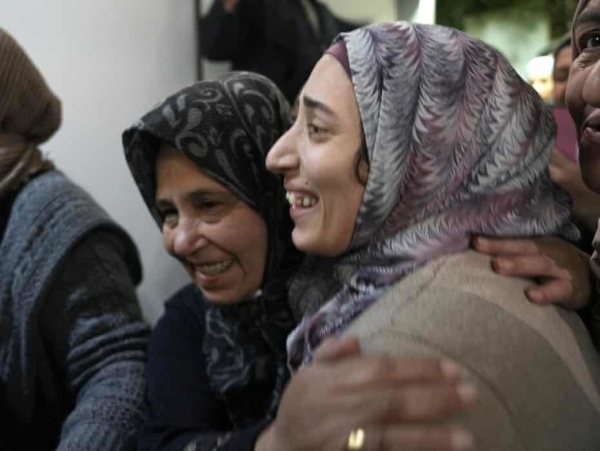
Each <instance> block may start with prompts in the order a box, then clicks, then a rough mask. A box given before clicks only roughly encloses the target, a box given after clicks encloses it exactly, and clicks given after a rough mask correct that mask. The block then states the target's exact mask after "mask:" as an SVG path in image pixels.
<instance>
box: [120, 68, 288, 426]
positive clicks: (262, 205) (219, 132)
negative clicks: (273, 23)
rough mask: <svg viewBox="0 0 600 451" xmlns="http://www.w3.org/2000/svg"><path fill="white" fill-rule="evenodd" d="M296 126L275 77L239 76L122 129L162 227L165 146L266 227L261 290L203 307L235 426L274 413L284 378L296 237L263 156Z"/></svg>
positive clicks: (178, 98) (216, 376)
mask: <svg viewBox="0 0 600 451" xmlns="http://www.w3.org/2000/svg"><path fill="white" fill-rule="evenodd" d="M291 120H292V119H291V114H290V108H289V104H288V103H287V101H286V100H285V98H284V97H283V95H282V94H281V92H280V91H279V89H278V88H277V87H276V86H275V85H274V84H273V83H272V82H271V81H270V80H268V79H267V78H265V77H263V76H261V75H257V74H253V73H249V72H233V73H229V74H227V75H225V76H223V77H221V78H218V79H216V80H214V81H200V82H197V83H195V84H193V85H191V86H189V87H187V88H184V89H182V90H180V91H178V92H177V93H175V94H173V95H171V96H170V97H168V98H167V99H166V100H165V101H163V102H162V103H160V104H159V105H158V106H157V107H155V108H154V109H153V110H152V111H150V112H149V113H147V114H146V115H144V116H143V117H142V118H141V120H139V121H138V122H137V123H136V124H134V125H133V126H132V127H131V128H129V129H128V130H126V131H125V132H124V133H123V146H124V149H125V156H126V159H127V162H128V164H129V168H130V170H131V173H132V175H133V177H134V179H135V181H136V183H137V185H138V188H139V190H140V192H141V193H142V196H143V198H144V200H145V202H146V204H147V206H148V208H149V209H150V212H151V213H152V215H153V216H154V218H155V220H156V222H157V223H158V224H159V226H161V225H162V224H161V222H162V221H161V217H160V215H159V213H158V211H157V209H156V205H155V191H156V181H155V180H156V177H155V164H156V154H157V151H158V148H159V146H160V145H161V144H163V143H167V144H169V145H171V146H173V147H175V148H176V149H178V150H180V151H181V152H183V153H184V154H185V156H187V157H188V158H189V159H190V164H192V162H193V164H196V165H198V166H199V167H200V168H202V171H203V172H204V173H206V174H207V175H208V176H210V177H211V178H213V179H214V180H216V181H218V182H219V183H221V184H222V185H224V186H225V187H226V188H228V189H229V190H231V192H233V193H234V194H235V195H236V196H238V197H239V198H240V199H241V200H242V201H243V202H245V203H246V204H247V205H249V206H250V207H251V208H252V209H254V210H255V211H256V212H257V213H258V214H259V215H260V216H261V217H262V218H263V219H264V220H265V222H266V224H267V227H268V237H269V238H268V246H269V249H268V257H267V263H266V267H265V275H264V278H263V285H262V287H261V289H260V290H259V291H258V292H257V293H256V295H255V296H254V297H253V298H252V299H247V300H242V301H241V302H239V303H238V304H236V305H234V306H230V307H219V306H214V305H210V304H209V303H207V307H206V315H205V320H206V324H205V329H206V336H205V341H204V345H203V350H204V358H205V359H206V365H207V374H208V377H209V379H210V382H211V384H212V385H213V388H214V389H215V390H216V391H217V392H218V393H219V394H220V395H221V396H222V398H223V399H224V400H225V402H226V403H227V405H228V410H229V413H230V417H231V420H232V423H233V424H234V426H236V427H243V426H247V425H248V424H251V423H252V422H253V421H256V419H263V418H265V417H266V416H271V415H273V414H274V413H275V410H276V406H277V404H278V401H279V396H280V394H281V390H282V388H283V386H284V384H285V382H286V381H287V377H288V376H287V370H286V367H285V339H286V336H287V334H288V333H289V332H290V330H291V329H292V327H293V320H292V317H291V315H290V312H289V309H288V305H287V296H286V288H287V280H288V277H289V276H290V275H291V273H292V272H293V271H294V270H295V269H296V268H297V266H298V263H299V261H300V254H299V253H298V251H296V250H295V248H294V247H293V245H292V242H291V238H290V237H291V230H292V224H291V220H290V218H289V214H288V208H289V205H288V204H287V202H286V200H285V191H284V188H283V183H282V181H281V179H280V178H279V177H278V176H275V175H273V174H271V173H270V172H268V171H267V169H266V166H265V160H266V156H267V153H268V151H269V149H270V148H271V146H272V145H273V144H274V143H275V141H276V140H277V139H278V138H279V137H280V136H281V135H282V134H283V132H284V131H285V130H286V129H287V128H288V127H289V126H290V124H291ZM242 227H243V225H242ZM198 292H199V290H198ZM249 386H252V390H247V388H248V387H249ZM257 387H260V389H258V390H257V389H256V388H257ZM261 406H262V408H261Z"/></svg>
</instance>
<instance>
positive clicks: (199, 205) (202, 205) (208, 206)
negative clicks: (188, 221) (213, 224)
mask: <svg viewBox="0 0 600 451" xmlns="http://www.w3.org/2000/svg"><path fill="white" fill-rule="evenodd" d="M221 205H222V204H221V202H218V201H214V200H202V201H198V202H196V203H195V204H194V206H195V207H196V209H197V210H200V211H202V212H207V211H211V210H214V209H215V208H218V207H220V206H221Z"/></svg>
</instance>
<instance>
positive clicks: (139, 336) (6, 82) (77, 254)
mask: <svg viewBox="0 0 600 451" xmlns="http://www.w3.org/2000/svg"><path fill="white" fill-rule="evenodd" d="M0 59H1V60H2V61H3V65H2V67H0V209H1V211H0V213H1V217H2V222H1V223H0V254H1V255H2V259H1V260H0V401H1V405H2V409H1V411H0V417H1V418H2V420H4V421H3V424H4V425H5V426H6V427H5V428H4V430H3V433H2V436H1V437H0V445H1V447H2V449H7V450H12V449H17V448H19V449H59V450H64V451H66V450H81V449H85V450H105V449H111V450H124V449H132V448H133V446H134V439H135V435H136V433H137V431H138V430H139V429H140V427H141V423H142V421H143V419H144V416H145V407H144V390H145V379H144V367H145V356H146V346H147V342H148V336H149V328H148V327H147V326H146V325H145V324H144V322H143V321H142V318H141V312H140V309H139V305H138V302H137V297H136V294H135V284H136V283H138V282H139V281H140V278H141V267H140V263H139V258H138V254H137V250H136V248H135V245H134V243H133V241H132V240H131V238H130V237H129V236H128V235H127V233H126V232H125V231H124V230H123V229H121V228H120V227H119V226H117V225H116V224H115V223H114V222H113V221H112V220H111V219H110V218H109V216H108V215H107V214H106V213H105V212H104V210H103V209H102V208H100V207H99V206H98V205H97V204H96V202H95V201H94V200H93V199H92V198H91V197H90V196H89V195H88V194H87V193H86V192H85V191H84V190H82V189H81V188H79V187H78V186H76V185H75V184H73V183H72V182H71V181H69V180H68V178H67V177H66V176H64V175H63V174H62V173H61V172H59V171H57V170H56V169H54V165H53V164H52V163H51V162H50V161H49V160H47V159H46V158H45V157H44V156H43V155H42V153H41V151H40V150H39V149H38V147H37V146H38V145H39V144H40V143H42V142H44V141H46V140H47V139H49V138H50V137H51V136H52V135H53V134H54V132H55V131H56V130H57V129H58V127H59V125H60V119H61V114H60V112H61V111H60V110H61V109H60V101H59V100H58V99H57V98H56V97H55V96H54V94H53V93H52V92H51V91H50V90H49V89H48V87H47V86H46V84H45V82H44V80H43V78H42V76H41V75H40V74H39V72H38V71H37V69H36V68H35V67H34V66H33V63H32V62H31V61H30V60H29V58H28V57H27V55H26V54H25V52H24V51H23V50H22V49H21V48H20V47H19V45H18V44H17V43H16V42H15V41H14V40H13V39H12V37H10V35H8V34H7V33H6V32H4V31H3V30H1V29H0Z"/></svg>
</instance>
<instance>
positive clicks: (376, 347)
mask: <svg viewBox="0 0 600 451" xmlns="http://www.w3.org/2000/svg"><path fill="white" fill-rule="evenodd" d="M531 284H533V282H532V281H526V280H523V279H515V278H508V277H503V276H500V275H498V274H496V273H495V272H494V271H493V270H492V269H491V265H490V258H489V257H488V256H484V255H483V254H479V253H476V252H473V251H466V252H462V253H458V254H454V255H450V256H444V257H440V258H438V259H435V260H433V261H431V262H430V263H428V264H427V265H426V266H424V267H423V268H421V269H419V270H418V271H416V272H414V273H413V274H411V275H410V276H408V277H406V278H405V279H403V280H402V281H400V282H399V283H397V284H396V285H394V286H393V287H392V288H391V289H390V291H389V292H388V293H387V294H386V295H385V296H384V297H382V298H381V299H380V300H379V301H378V302H377V303H376V304H374V305H373V306H372V307H371V308H370V309H368V310H366V311H365V312H364V314H362V315H361V316H360V317H359V318H358V319H357V320H356V321H355V322H354V323H353V324H352V325H351V326H350V327H349V328H348V329H347V331H346V334H348V335H352V336H357V337H359V338H360V342H361V348H362V349H363V351H365V352H370V353H371V352H372V353H385V354H390V355H415V356H417V355H418V356H435V357H444V358H449V359H452V360H453V361H456V362H457V363H459V364H460V365H461V366H462V368H464V370H465V376H466V377H467V378H468V379H470V380H472V381H473V382H474V383H475V384H476V385H477V387H478V393H479V397H478V401H477V403H476V405H475V407H474V408H473V409H472V410H470V411H469V412H467V413H466V414H465V416H464V417H462V418H460V419H455V420H459V421H461V422H462V424H465V426H466V427H468V428H469V429H470V430H471V431H473V433H474V435H475V443H476V449H481V450H486V451H495V450H498V451H507V450H511V451H516V450H523V451H534V450H536V451H537V450H544V451H551V450H556V451H559V450H566V449H576V450H578V451H586V450H589V451H592V450H597V449H599V448H600V430H599V429H598V427H597V425H598V424H600V391H599V386H598V382H599V381H600V356H599V355H598V354H597V352H596V351H595V349H594V347H593V344H592V342H591V339H590V337H589V335H588V333H587V331H586V329H585V326H584V325H583V323H582V321H581V320H580V318H579V317H578V315H577V314H576V313H575V312H572V311H567V310H565V309H562V308H560V307H554V306H545V307H540V306H536V305H533V304H531V303H530V302H528V301H527V299H526V297H525V295H524V288H525V287H526V286H527V285H531Z"/></svg>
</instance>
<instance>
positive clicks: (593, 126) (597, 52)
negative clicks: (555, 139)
mask: <svg viewBox="0 0 600 451" xmlns="http://www.w3.org/2000/svg"><path fill="white" fill-rule="evenodd" d="M573 32H574V37H575V46H576V48H577V52H576V54H577V56H576V58H575V59H574V60H573V63H572V64H571V72H570V74H569V81H568V83H567V105H568V107H569V112H570V113H571V116H572V117H573V120H574V121H575V124H576V126H577V133H578V136H579V165H580V166H581V174H582V176H583V180H584V182H585V183H586V185H588V187H589V188H591V189H592V190H594V191H596V192H598V193H600V0H591V1H590V2H589V3H588V4H587V6H586V7H585V8H584V10H583V11H582V12H581V14H580V15H579V17H578V18H577V20H576V21H575V23H574V24H573Z"/></svg>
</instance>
